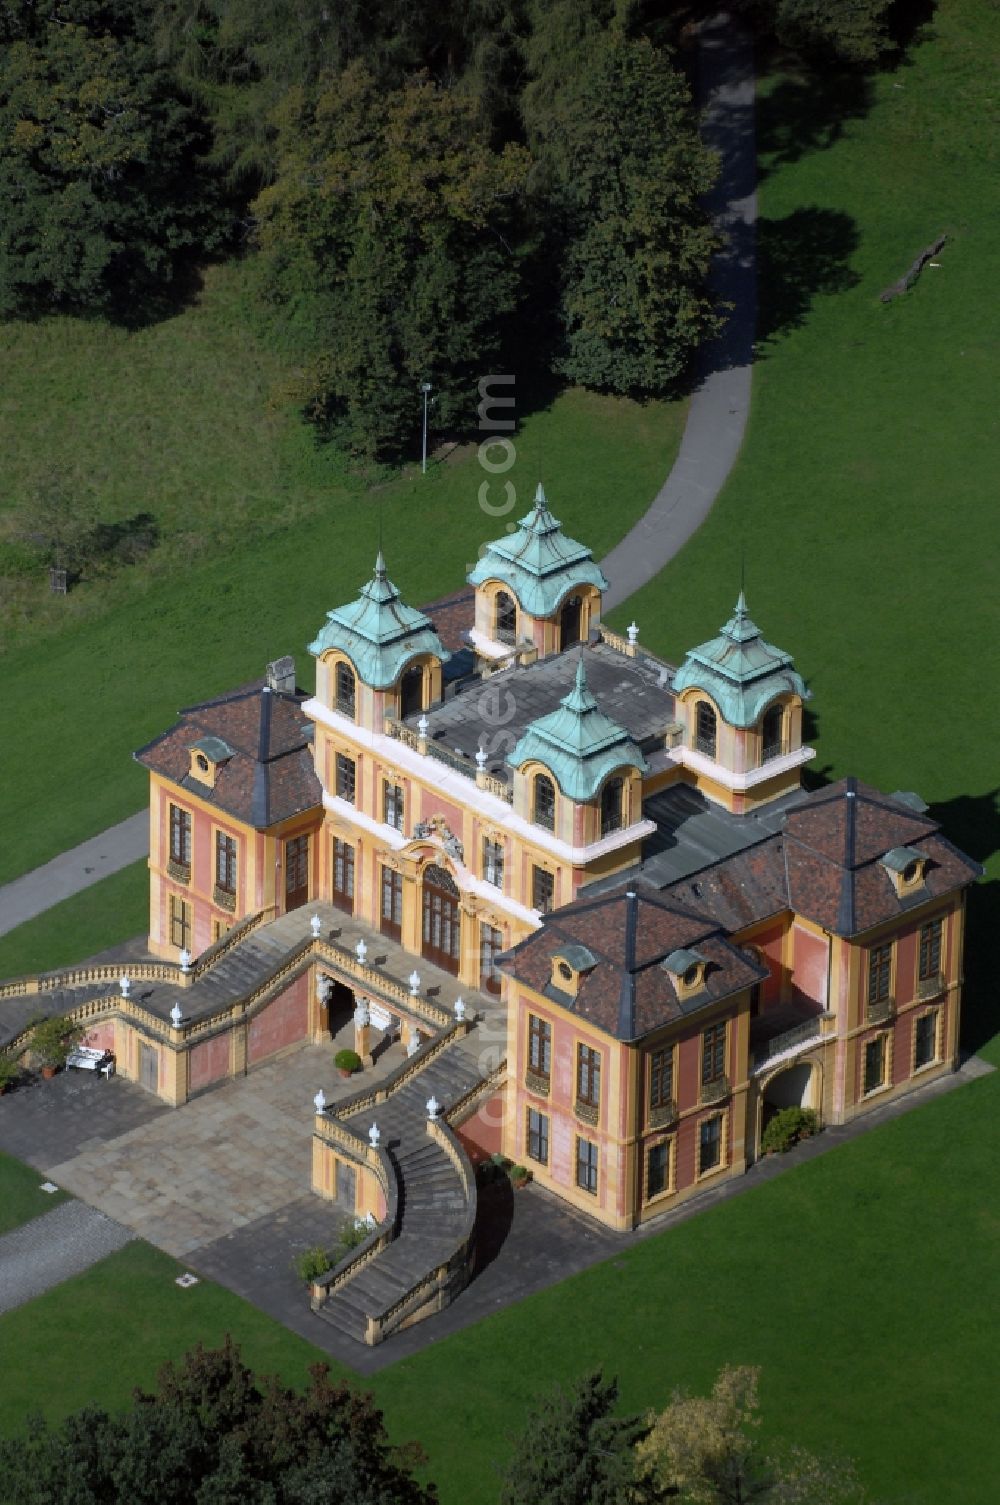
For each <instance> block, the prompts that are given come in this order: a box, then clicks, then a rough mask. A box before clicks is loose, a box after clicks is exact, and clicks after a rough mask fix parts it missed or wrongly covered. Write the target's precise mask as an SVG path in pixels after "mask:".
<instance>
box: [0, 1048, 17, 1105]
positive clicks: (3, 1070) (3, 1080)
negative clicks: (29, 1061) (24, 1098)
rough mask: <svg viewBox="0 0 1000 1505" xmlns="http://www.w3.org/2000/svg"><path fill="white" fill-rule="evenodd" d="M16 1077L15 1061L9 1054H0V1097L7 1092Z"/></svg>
mask: <svg viewBox="0 0 1000 1505" xmlns="http://www.w3.org/2000/svg"><path fill="white" fill-rule="evenodd" d="M17 1078H18V1068H17V1062H16V1061H14V1060H12V1059H11V1057H10V1056H5V1055H0V1097H2V1096H3V1094H4V1093H5V1092H9V1091H10V1089H11V1087H13V1085H14V1083H15V1082H16V1081H17Z"/></svg>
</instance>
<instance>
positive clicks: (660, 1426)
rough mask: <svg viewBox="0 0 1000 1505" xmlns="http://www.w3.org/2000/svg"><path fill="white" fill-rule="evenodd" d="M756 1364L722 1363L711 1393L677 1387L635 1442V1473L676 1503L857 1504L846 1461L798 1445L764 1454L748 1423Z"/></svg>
mask: <svg viewBox="0 0 1000 1505" xmlns="http://www.w3.org/2000/svg"><path fill="white" fill-rule="evenodd" d="M759 1375H760V1371H759V1369H755V1368H751V1367H748V1366H744V1367H739V1368H732V1367H730V1366H728V1365H727V1366H725V1367H724V1368H723V1369H722V1370H721V1372H720V1374H719V1377H718V1379H717V1380H716V1382H715V1385H714V1386H713V1389H712V1394H711V1396H710V1397H708V1398H705V1397H703V1396H691V1395H687V1394H685V1393H683V1392H681V1391H676V1392H675V1393H674V1397H673V1399H672V1401H671V1402H670V1405H669V1406H667V1408H666V1410H665V1411H663V1412H661V1414H660V1415H659V1416H650V1418H649V1427H648V1431H647V1435H646V1436H645V1437H643V1438H641V1439H640V1441H639V1443H638V1445H637V1448H636V1464H637V1474H638V1478H639V1480H640V1481H641V1483H642V1484H643V1485H644V1486H645V1487H647V1488H649V1489H650V1490H651V1491H652V1492H653V1494H654V1497H655V1498H662V1499H670V1500H676V1501H677V1502H678V1505H750V1502H753V1501H757V1502H759V1505H863V1501H864V1499H865V1495H864V1491H863V1490H862V1489H861V1486H860V1485H859V1484H858V1481H857V1478H856V1475H855V1474H854V1471H853V1469H852V1468H851V1467H850V1465H849V1464H845V1463H830V1462H824V1461H822V1460H820V1459H818V1458H816V1457H814V1456H813V1455H812V1454H811V1453H807V1452H805V1451H804V1450H803V1449H800V1448H794V1449H790V1450H786V1451H785V1452H784V1453H783V1454H779V1455H776V1456H770V1455H767V1454H765V1453H764V1451H763V1449H762V1448H761V1445H760V1442H759V1440H758V1438H757V1437H756V1436H754V1431H753V1429H754V1428H756V1427H758V1426H759V1425H760V1418H759V1417H758V1415H757V1411H758V1409H759V1401H758V1399H757V1382H758V1378H759Z"/></svg>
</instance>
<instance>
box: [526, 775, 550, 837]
mask: <svg viewBox="0 0 1000 1505" xmlns="http://www.w3.org/2000/svg"><path fill="white" fill-rule="evenodd" d="M531 818H532V820H533V821H534V823H535V825H536V826H543V827H544V828H545V830H546V831H554V830H555V828H556V786H555V785H554V784H553V782H552V780H551V779H550V778H549V776H548V774H545V773H536V774H535V782H534V784H533V786H532V801H531Z"/></svg>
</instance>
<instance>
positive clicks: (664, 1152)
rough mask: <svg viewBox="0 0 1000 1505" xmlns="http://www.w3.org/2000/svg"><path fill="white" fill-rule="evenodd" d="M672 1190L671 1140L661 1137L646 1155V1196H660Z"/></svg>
mask: <svg viewBox="0 0 1000 1505" xmlns="http://www.w3.org/2000/svg"><path fill="white" fill-rule="evenodd" d="M669 1190H670V1140H669V1139H661V1140H660V1143H659V1144H654V1145H651V1146H650V1150H649V1154H648V1155H647V1156H646V1197H647V1198H650V1197H658V1196H659V1195H660V1192H661V1191H669Z"/></svg>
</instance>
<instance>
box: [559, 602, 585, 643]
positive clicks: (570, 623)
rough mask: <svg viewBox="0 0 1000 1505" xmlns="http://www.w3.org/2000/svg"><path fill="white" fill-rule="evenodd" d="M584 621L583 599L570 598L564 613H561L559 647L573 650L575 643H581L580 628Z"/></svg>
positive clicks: (563, 610)
mask: <svg viewBox="0 0 1000 1505" xmlns="http://www.w3.org/2000/svg"><path fill="white" fill-rule="evenodd" d="M582 621H583V598H582V597H581V596H570V597H569V599H568V600H567V602H566V604H565V606H564V607H563V609H562V611H561V612H560V613H559V647H560V648H562V649H566V648H571V647H572V646H573V644H574V643H578V642H579V641H580V627H581V623H582Z"/></svg>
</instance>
